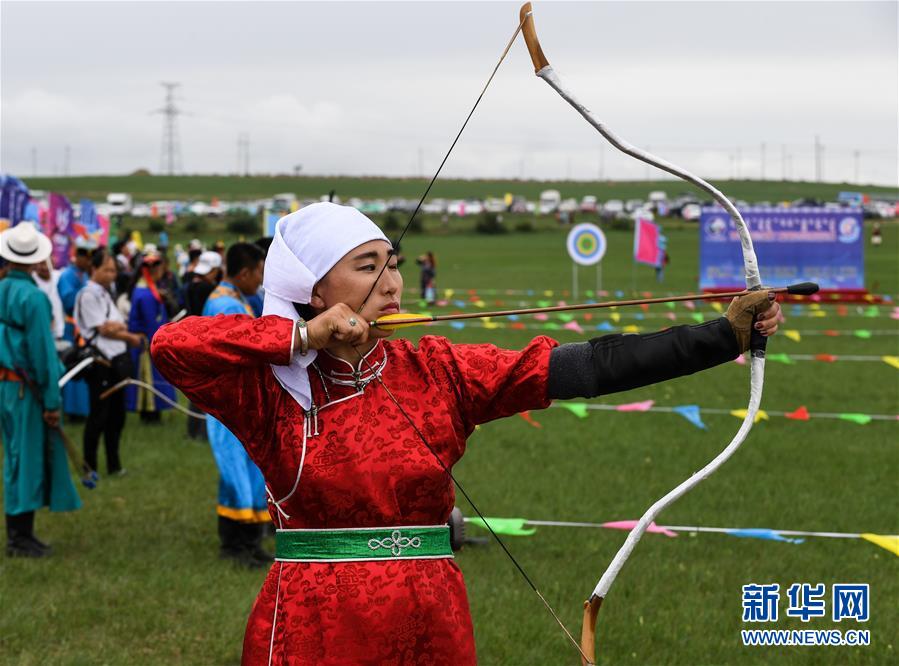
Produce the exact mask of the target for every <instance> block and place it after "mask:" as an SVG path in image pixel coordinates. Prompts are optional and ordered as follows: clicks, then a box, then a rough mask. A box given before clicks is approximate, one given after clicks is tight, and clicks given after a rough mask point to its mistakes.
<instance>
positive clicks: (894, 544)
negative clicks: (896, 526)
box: [862, 534, 899, 555]
mask: <svg viewBox="0 0 899 666" xmlns="http://www.w3.org/2000/svg"><path fill="white" fill-rule="evenodd" d="M862 539H864V540H865V541H870V542H871V543H876V544H877V545H878V546H880V547H881V548H886V549H887V550H888V551H890V552H891V553H892V554H893V555H899V536H892V535H890V536H884V535H882V534H862Z"/></svg>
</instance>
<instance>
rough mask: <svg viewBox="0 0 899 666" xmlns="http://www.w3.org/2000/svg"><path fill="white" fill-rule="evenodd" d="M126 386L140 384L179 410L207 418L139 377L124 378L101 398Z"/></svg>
mask: <svg viewBox="0 0 899 666" xmlns="http://www.w3.org/2000/svg"><path fill="white" fill-rule="evenodd" d="M126 386H139V387H140V388H143V389H145V390H147V391H149V392H150V393H152V394H154V395H155V396H156V397H158V398H159V399H160V400H162V401H163V402H167V403H168V404H169V405H171V406H172V407H174V408H175V409H177V410H178V411H180V412H183V413H184V414H186V415H187V416H190V417H193V418H195V419H205V418H206V415H205V414H201V413H200V412H195V411H193V410H190V409H188V408H187V407H184V406H183V405H179V404H178V403H177V402H176V401H174V400H172V399H171V398H170V397H168V396H167V395H166V394H165V393H163V392H162V391H160V390H159V389H157V388H156V387H155V386H153V385H152V384H148V383H147V382H142V381H141V380H139V379H133V378H131V377H129V378H128V379H123V380H122V381H120V382H119V383H118V384H115V385H113V386H110V387H109V388H108V389H106V390H105V391H103V393H101V394H100V400H106V398H108V397H109V396H111V395H112V394H113V393H115V392H117V391H121V390H122V389H123V388H125V387H126Z"/></svg>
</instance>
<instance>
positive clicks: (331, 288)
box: [152, 203, 780, 666]
mask: <svg viewBox="0 0 899 666" xmlns="http://www.w3.org/2000/svg"><path fill="white" fill-rule="evenodd" d="M385 265H386V268H385V269H384V270H382V267H385ZM263 284H264V287H265V305H264V311H263V316H262V317H260V318H259V319H253V318H252V317H250V316H248V315H231V316H218V317H212V318H211V317H200V318H197V317H192V318H187V319H185V320H183V321H181V322H178V323H173V324H168V325H166V326H163V327H162V328H161V329H160V330H159V331H158V332H157V333H156V335H155V337H154V338H153V343H152V354H153V359H154V362H155V363H156V365H157V367H158V368H159V369H160V371H161V372H162V373H163V374H164V375H165V376H166V377H167V378H168V379H169V380H170V381H171V382H172V383H173V384H175V385H176V386H178V387H179V388H181V390H183V391H184V393H185V394H186V395H187V396H188V398H189V399H190V400H191V401H193V402H194V403H195V404H197V405H198V406H199V407H200V408H201V409H202V410H203V411H205V412H207V413H209V414H211V415H213V416H214V417H215V418H216V419H219V420H220V421H221V422H222V423H224V424H225V425H226V426H227V427H228V429H229V430H230V431H231V432H232V433H234V435H235V436H236V437H237V438H238V439H239V440H240V441H241V442H242V443H243V445H244V446H245V447H246V450H247V452H248V453H249V455H250V457H251V458H252V459H253V461H254V462H255V463H256V464H257V465H258V466H259V468H260V469H261V470H262V473H263V475H264V477H265V481H266V491H267V494H268V497H269V511H270V513H271V515H272V518H273V520H274V522H275V525H276V526H277V528H278V533H277V535H276V562H275V563H274V565H273V566H272V568H271V570H270V571H269V574H268V577H267V578H266V581H265V583H264V585H263V587H262V590H261V591H260V593H259V596H258V597H257V599H256V602H255V604H254V606H253V610H252V612H251V615H250V618H249V621H248V624H247V630H246V635H245V638H244V645H243V664H244V665H245V666H250V665H252V666H255V665H257V664H282V665H286V664H323V665H331V664H334V665H336V664H341V665H342V664H382V663H391V664H419V663H420V664H425V663H426V664H447V665H453V666H458V665H460V664H463V665H464V664H474V663H475V662H476V656H475V646H474V636H473V632H472V623H471V617H470V614H469V609H468V599H467V596H466V592H465V586H464V583H463V580H462V574H461V572H460V570H459V568H458V567H457V566H456V564H455V562H454V561H453V559H452V551H451V549H450V544H449V536H448V528H447V527H446V522H447V519H448V517H449V514H450V511H451V510H452V508H453V505H454V487H453V483H452V480H451V478H450V476H449V474H448V473H447V470H449V469H451V468H452V466H453V465H454V464H455V463H456V462H457V461H458V460H459V458H460V457H461V456H462V454H463V453H464V452H465V442H466V439H467V437H468V436H469V435H470V434H471V433H472V432H473V430H474V428H475V426H476V425H478V424H480V423H485V422H487V421H490V420H493V419H497V418H501V417H504V416H510V415H512V414H515V413H517V412H521V411H524V410H528V409H541V408H545V407H547V406H549V404H550V402H551V401H552V400H554V399H559V398H571V397H575V396H580V397H593V396H597V395H600V394H605V393H612V392H615V391H624V390H627V389H631V388H635V387H638V386H643V385H646V384H650V383H653V382H657V381H662V380H665V379H670V378H673V377H678V376H681V375H685V374H690V373H693V372H696V371H699V370H703V369H706V368H710V367H712V366H715V365H718V364H720V363H724V362H726V361H731V360H733V358H734V357H735V356H737V354H738V353H739V352H741V351H745V350H746V349H747V348H748V346H749V336H750V328H751V326H752V325H753V321H754V320H755V317H756V315H758V314H760V315H761V316H760V317H759V320H758V323H756V324H755V326H756V327H757V329H758V330H759V331H761V332H762V333H763V334H764V335H770V334H772V333H774V332H775V331H776V330H777V323H778V321H779V317H780V314H779V313H780V310H779V306H778V305H777V304H776V303H771V302H770V301H769V298H773V295H772V296H769V294H767V293H766V292H759V293H753V294H751V295H748V296H743V297H741V298H740V299H736V300H735V301H734V302H733V303H732V304H731V306H730V308H729V309H728V311H727V316H726V318H725V317H722V318H721V319H718V320H715V321H712V322H707V323H705V324H700V325H698V326H678V327H674V328H671V329H669V330H667V331H664V332H659V333H653V334H650V335H611V336H605V337H602V338H598V339H594V340H590V341H587V342H582V343H575V344H564V345H559V344H558V343H557V342H556V341H554V340H552V339H550V338H547V337H542V336H541V337H537V338H534V340H532V341H531V342H530V344H528V345H527V346H526V347H525V348H524V349H522V350H518V351H510V350H505V349H500V348H498V347H495V346H493V345H489V344H464V345H463V344H453V343H452V342H451V341H449V340H447V339H446V338H442V337H438V336H425V337H423V338H421V340H420V341H419V342H418V345H417V346H414V345H413V344H412V343H410V342H409V341H408V340H402V339H399V340H387V338H388V337H389V336H390V332H389V331H386V330H383V329H380V328H377V327H369V325H368V323H367V322H370V321H374V320H376V319H377V318H378V317H381V316H384V315H388V314H393V313H396V312H398V311H399V309H400V297H401V295H402V287H403V280H402V277H401V276H400V274H399V271H398V269H397V266H396V257H395V256H393V254H392V248H391V245H390V243H389V241H388V240H387V238H386V237H385V236H384V234H383V233H382V232H381V230H380V229H379V228H378V227H377V226H375V224H374V223H372V222H371V221H370V220H369V219H368V218H366V217H365V216H364V215H362V214H361V213H360V212H358V211H357V210H355V209H353V208H349V207H344V206H338V205H335V204H331V203H317V204H313V205H311V206H307V207H305V208H303V209H301V210H299V211H297V212H295V213H291V214H290V215H287V216H286V217H284V218H282V219H281V220H280V221H279V222H278V224H277V227H276V233H275V239H274V241H273V243H272V246H271V248H270V249H269V253H268V256H267V258H266V264H265V275H264V283H263Z"/></svg>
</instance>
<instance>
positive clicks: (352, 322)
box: [347, 317, 357, 326]
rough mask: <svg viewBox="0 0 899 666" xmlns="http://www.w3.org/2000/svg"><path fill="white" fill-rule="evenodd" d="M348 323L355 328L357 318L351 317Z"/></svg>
mask: <svg viewBox="0 0 899 666" xmlns="http://www.w3.org/2000/svg"><path fill="white" fill-rule="evenodd" d="M347 323H349V325H350V326H355V325H356V324H357V322H356V318H355V317H350V318H349V319H348V320H347Z"/></svg>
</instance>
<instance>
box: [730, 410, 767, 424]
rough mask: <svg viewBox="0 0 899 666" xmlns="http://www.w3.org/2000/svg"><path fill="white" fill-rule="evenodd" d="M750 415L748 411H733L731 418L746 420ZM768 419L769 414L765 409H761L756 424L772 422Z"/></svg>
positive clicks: (756, 414)
mask: <svg viewBox="0 0 899 666" xmlns="http://www.w3.org/2000/svg"><path fill="white" fill-rule="evenodd" d="M748 413H749V411H748V410H746V409H734V410H732V411H731V416H736V417H737V418H738V419H745V418H746V415H747V414H748ZM770 420H771V419H769V418H768V412H766V411H765V410H764V409H760V410H759V411H757V412H756V413H755V421H754V423H758V422H759V421H770Z"/></svg>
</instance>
